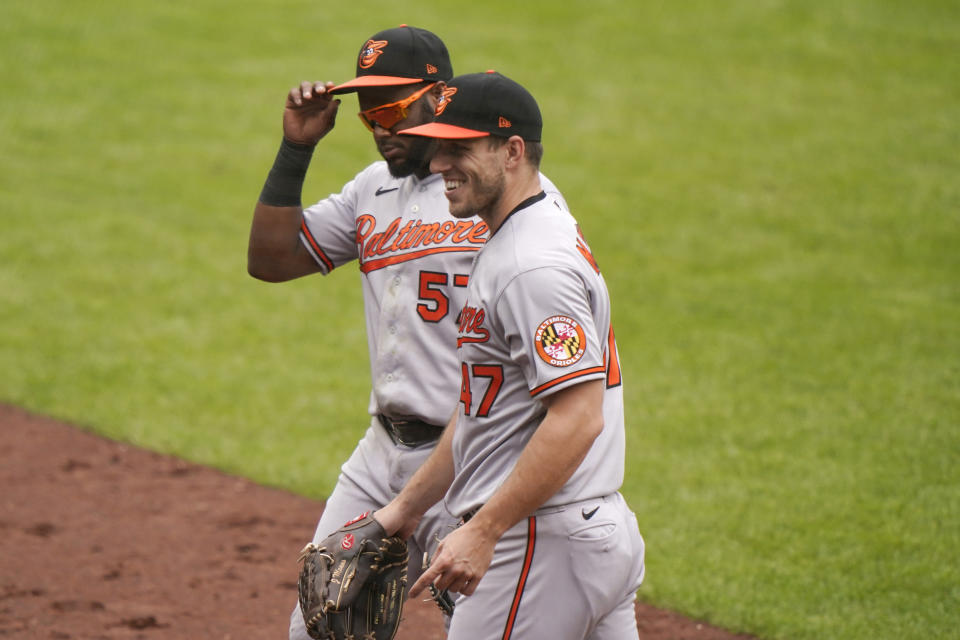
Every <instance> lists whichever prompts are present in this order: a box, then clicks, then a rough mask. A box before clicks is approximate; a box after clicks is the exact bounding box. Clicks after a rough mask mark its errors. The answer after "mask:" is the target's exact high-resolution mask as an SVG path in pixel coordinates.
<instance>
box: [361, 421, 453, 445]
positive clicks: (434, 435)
mask: <svg viewBox="0 0 960 640" xmlns="http://www.w3.org/2000/svg"><path fill="white" fill-rule="evenodd" d="M377 420H379V421H380V424H382V425H383V428H384V430H385V431H386V432H387V433H388V434H390V438H391V439H392V440H393V441H394V442H395V443H396V444H402V445H404V446H405V447H419V446H420V445H422V444H427V443H429V442H436V441H437V440H439V439H440V434H441V433H443V427H438V426H437V425H435V424H430V423H427V422H424V421H423V420H394V419H392V418H388V417H387V416H385V415H383V414H382V413H381V414H378V415H377Z"/></svg>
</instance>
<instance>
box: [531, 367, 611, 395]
mask: <svg viewBox="0 0 960 640" xmlns="http://www.w3.org/2000/svg"><path fill="white" fill-rule="evenodd" d="M606 372H607V370H606V367H604V366H602V365H601V366H599V367H591V368H589V369H584V370H582V371H574V372H573V373H568V374H567V375H565V376H560V377H559V378H555V379H553V380H551V381H550V382H547V383H544V384H542V385H540V386H539V387H537V388H536V389H531V390H530V395H531V396H535V395H537V394H538V393H543V392H544V391H546V390H547V389H551V388H553V387H555V386H557V385H558V384H563V383H564V382H567V381H568V380H573V379H574V378H580V377H582V376H592V375H596V374H598V373H599V374H606Z"/></svg>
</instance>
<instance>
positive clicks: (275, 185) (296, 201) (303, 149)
mask: <svg viewBox="0 0 960 640" xmlns="http://www.w3.org/2000/svg"><path fill="white" fill-rule="evenodd" d="M314 146H316V145H309V144H297V143H296V142H290V141H289V140H287V139H286V138H284V139H283V142H281V143H280V150H279V151H277V158H276V160H274V161H273V167H272V168H271V169H270V173H269V174H268V175H267V181H266V182H265V183H264V184H263V191H261V192H260V202H262V203H263V204H268V205H270V206H272V207H299V206H301V203H300V195H301V192H302V191H303V179H304V178H305V177H306V175H307V167H309V166H310V158H312V157H313V148H314Z"/></svg>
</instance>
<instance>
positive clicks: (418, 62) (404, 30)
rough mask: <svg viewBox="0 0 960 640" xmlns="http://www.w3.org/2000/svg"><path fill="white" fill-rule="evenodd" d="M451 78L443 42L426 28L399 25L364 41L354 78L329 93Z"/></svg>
mask: <svg viewBox="0 0 960 640" xmlns="http://www.w3.org/2000/svg"><path fill="white" fill-rule="evenodd" d="M452 77H453V65H451V64H450V54H449V53H447V47H446V45H444V44H443V41H442V40H441V39H440V38H438V37H437V36H436V34H434V33H432V32H430V31H427V30H426V29H418V28H417V27H409V26H407V25H405V24H402V25H400V26H399V27H396V28H394V29H387V30H385V31H380V32H379V33H376V34H374V35H373V37H371V38H370V39H369V40H367V41H366V42H365V43H364V44H363V46H362V47H360V53H359V54H358V55H357V77H356V78H354V79H353V80H350V81H348V82H344V83H343V84H341V85H337V86H336V87H334V88H333V89H331V90H330V93H350V92H353V91H356V90H357V89H362V88H364V87H386V86H396V85H404V84H416V83H418V82H422V81H424V80H426V81H428V82H436V81H438V80H443V81H447V80H449V79H450V78H452Z"/></svg>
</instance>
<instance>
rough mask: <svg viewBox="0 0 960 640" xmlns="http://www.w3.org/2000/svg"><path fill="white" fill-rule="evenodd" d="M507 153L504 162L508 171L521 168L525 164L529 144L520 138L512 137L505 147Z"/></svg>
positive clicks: (508, 139)
mask: <svg viewBox="0 0 960 640" xmlns="http://www.w3.org/2000/svg"><path fill="white" fill-rule="evenodd" d="M503 149H504V151H505V152H506V154H507V155H506V157H505V158H504V162H505V164H506V167H507V168H508V169H512V168H514V167H518V166H521V165H522V164H523V163H524V162H525V159H524V153H526V149H527V143H526V142H524V140H523V138H521V137H520V136H510V137H509V138H507V142H506V143H505V144H504V145H503Z"/></svg>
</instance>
